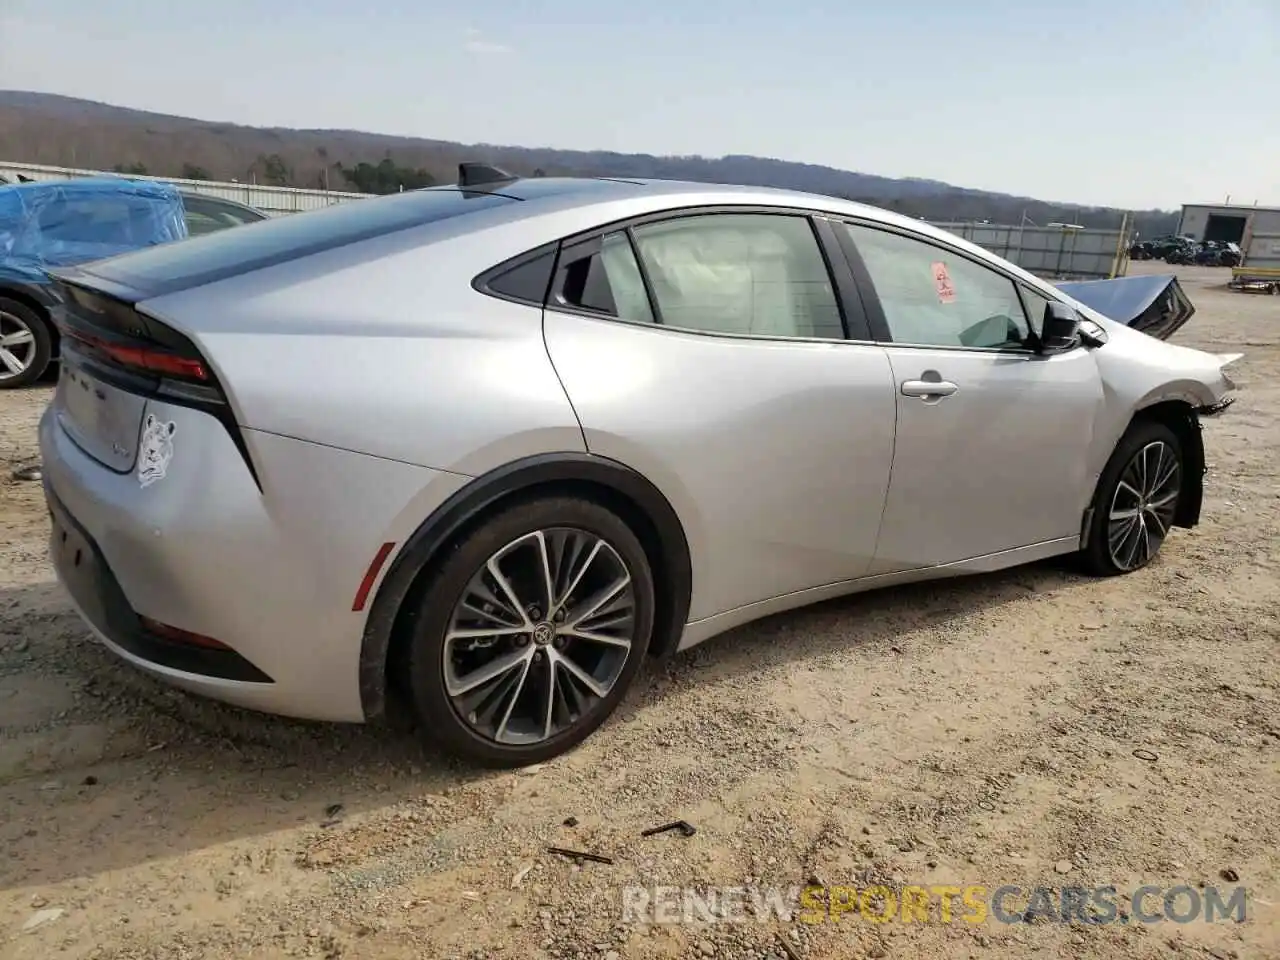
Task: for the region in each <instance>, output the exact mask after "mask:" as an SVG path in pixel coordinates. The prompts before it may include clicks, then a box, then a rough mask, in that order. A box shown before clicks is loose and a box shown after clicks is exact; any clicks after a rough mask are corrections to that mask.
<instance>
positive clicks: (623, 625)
mask: <svg viewBox="0 0 1280 960" xmlns="http://www.w3.org/2000/svg"><path fill="white" fill-rule="evenodd" d="M418 609H419V611H420V613H419V617H420V622H419V627H418V630H417V631H416V635H415V637H414V638H413V645H412V649H411V651H410V679H411V682H412V686H413V695H414V700H415V702H416V703H417V706H418V710H419V712H420V713H421V714H422V717H423V720H424V721H425V725H426V732H427V734H428V735H429V736H433V737H435V738H437V739H438V740H439V741H440V742H441V743H442V744H443V745H444V746H445V747H446V749H448V750H450V751H451V752H453V753H455V754H458V755H460V756H462V757H464V758H466V759H469V760H473V761H476V762H480V763H484V764H487V765H493V766H519V765H522V764H527V763H536V762H538V761H540V760H545V759H547V758H548V757H552V756H555V755H557V754H559V753H562V752H564V751H565V750H568V749H569V748H571V747H572V746H574V745H575V744H577V743H579V742H580V741H582V740H583V739H584V738H586V737H587V736H588V735H589V734H590V733H591V732H592V731H593V730H595V729H596V728H597V727H599V726H600V724H601V723H603V722H604V720H605V719H606V718H607V717H608V716H609V714H610V713H611V712H612V711H613V709H614V707H615V706H617V704H618V702H619V701H620V700H621V699H622V697H623V696H624V695H625V693H626V690H627V687H628V686H629V685H630V683H631V680H632V678H633V677H634V675H635V672H636V670H637V669H638V668H639V666H640V663H641V661H642V660H643V658H644V654H645V652H646V651H647V649H648V646H649V638H650V633H651V632H652V627H653V579H652V575H651V573H650V570H649V564H648V560H647V558H646V556H645V553H644V549H643V547H642V546H641V545H640V542H639V541H638V540H637V539H636V537H635V534H633V533H632V532H631V530H630V528H628V527H627V525H626V524H625V523H624V522H623V521H622V520H620V519H619V518H618V517H617V516H615V515H614V514H613V513H611V512H609V511H608V510H606V509H604V508H603V507H601V506H599V505H597V504H594V503H591V502H589V501H585V500H576V499H559V498H558V499H549V500H540V501H536V502H534V503H531V504H525V505H522V506H520V507H517V508H514V509H512V510H510V511H508V512H507V513H504V514H501V515H499V516H497V517H495V518H493V519H492V520H490V521H489V522H488V523H486V524H484V525H483V526H482V527H481V528H480V529H479V530H477V531H475V532H474V533H473V534H471V536H470V537H468V538H467V539H466V541H465V542H464V543H463V544H462V545H461V546H460V547H459V548H458V549H457V550H455V551H454V552H453V553H452V554H451V555H450V556H449V558H448V559H447V560H446V561H445V562H444V564H443V565H442V566H441V569H440V570H439V571H438V572H437V573H436V576H435V577H434V579H433V581H432V583H431V585H430V586H429V587H428V588H427V590H426V593H425V596H424V597H423V599H422V602H421V605H420V606H419V608H418Z"/></svg>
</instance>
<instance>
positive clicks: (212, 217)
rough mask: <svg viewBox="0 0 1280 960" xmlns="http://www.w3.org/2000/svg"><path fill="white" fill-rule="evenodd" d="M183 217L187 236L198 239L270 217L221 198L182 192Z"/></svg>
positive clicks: (187, 191) (252, 208) (255, 209)
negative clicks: (207, 234)
mask: <svg viewBox="0 0 1280 960" xmlns="http://www.w3.org/2000/svg"><path fill="white" fill-rule="evenodd" d="M181 193H182V209H183V217H184V219H185V220H186V222H187V235H188V236H191V237H200V236H203V235H204V234H206V233H216V232H217V231H219V230H226V229H228V228H229V227H242V226H244V225H245V224H249V223H258V222H259V221H261V220H269V219H270V217H269V216H268V215H267V214H265V213H263V212H262V211H261V210H258V209H257V208H255V207H250V206H247V205H245V204H243V203H236V202H235V201H234V200H224V199H223V198H222V197H211V196H209V195H208V194H204V193H192V192H191V191H189V190H183V191H181Z"/></svg>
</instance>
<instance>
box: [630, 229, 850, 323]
mask: <svg viewBox="0 0 1280 960" xmlns="http://www.w3.org/2000/svg"><path fill="white" fill-rule="evenodd" d="M633 235H634V237H635V244H636V249H637V251H638V252H639V255H640V260H641V262H642V263H643V265H644V271H645V273H646V274H647V276H648V279H649V282H650V283H651V284H652V289H653V299H654V301H655V304H656V306H657V309H658V313H659V319H660V321H661V322H662V323H663V324H664V325H666V326H670V327H682V328H685V329H689V330H702V331H707V332H711V333H728V334H738V335H745V336H771V337H807V338H821V339H843V337H844V328H843V325H842V324H841V320H840V308H839V305H838V303H837V301H836V296H835V292H834V290H833V289H832V285H831V277H830V274H829V273H828V271H827V265H826V261H825V260H824V259H823V256H822V251H821V248H820V247H819V246H818V240H817V237H816V236H815V235H814V232H813V227H812V225H811V224H810V223H809V221H808V219H807V218H805V217H800V216H789V215H780V214H747V213H742V214H736V213H725V214H720V213H717V214H699V215H695V216H688V217H679V218H676V219H672V220H665V221H661V222H658V223H649V224H644V225H641V226H638V227H636V228H635V229H634V231H633Z"/></svg>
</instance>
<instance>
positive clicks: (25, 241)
mask: <svg viewBox="0 0 1280 960" xmlns="http://www.w3.org/2000/svg"><path fill="white" fill-rule="evenodd" d="M265 219H267V215H266V214H264V213H262V212H261V211H259V210H255V209H253V208H252V207H246V206H245V205H243V204H239V203H233V202H232V201H229V200H223V199H221V198H217V197H206V196H202V195H197V194H184V193H182V192H180V191H179V190H178V189H177V188H175V187H173V186H171V185H169V184H165V183H161V182H157V181H146V180H128V179H124V178H116V177H93V178H89V177H86V178H83V179H74V180H56V181H38V182H36V181H28V182H24V183H20V184H11V185H5V186H0V389H6V388H8V389H12V388H15V387H21V386H24V385H26V384H29V383H32V382H33V381H35V380H37V379H39V377H40V376H41V375H42V374H43V373H44V372H45V370H46V369H47V368H48V366H49V364H50V363H52V362H54V361H56V360H57V359H58V356H59V351H60V341H59V337H58V333H57V330H56V328H55V326H54V324H53V322H52V319H51V318H52V313H53V311H54V310H55V309H56V308H57V307H58V305H59V301H58V298H57V294H56V292H55V290H54V286H53V284H52V282H51V281H50V279H49V276H48V274H47V272H46V271H47V269H48V268H50V267H57V266H69V265H74V264H78V263H84V262H87V261H90V260H96V259H99V258H102V257H110V256H114V255H116V254H120V253H126V252H128V251H131V250H137V249H139V248H140V247H146V246H152V245H154V244H158V243H169V242H171V241H174V240H182V239H184V238H186V237H187V236H189V235H198V234H203V233H210V232H213V231H216V230H223V229H226V228H228V227H232V226H239V225H242V224H246V223H252V222H256V221H258V220H265Z"/></svg>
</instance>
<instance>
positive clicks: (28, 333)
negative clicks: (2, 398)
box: [0, 297, 53, 390]
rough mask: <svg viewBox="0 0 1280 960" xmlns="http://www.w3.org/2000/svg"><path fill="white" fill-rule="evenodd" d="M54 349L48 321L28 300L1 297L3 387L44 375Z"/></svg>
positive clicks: (20, 384) (0, 369)
mask: <svg viewBox="0 0 1280 960" xmlns="http://www.w3.org/2000/svg"><path fill="white" fill-rule="evenodd" d="M52 350H53V338H52V336H51V334H50V332H49V323H48V321H47V320H46V319H45V318H44V317H42V316H41V315H40V314H38V313H36V312H35V311H34V310H32V309H31V308H30V307H28V306H27V305H26V304H25V303H20V302H18V301H17V300H10V299H9V298H8V297H0V390H12V389H14V388H16V387H25V386H26V385H27V384H29V383H34V382H35V381H36V380H38V379H40V376H41V374H43V373H44V371H45V369H46V368H47V367H48V366H49V357H50V355H51V353H52Z"/></svg>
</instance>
